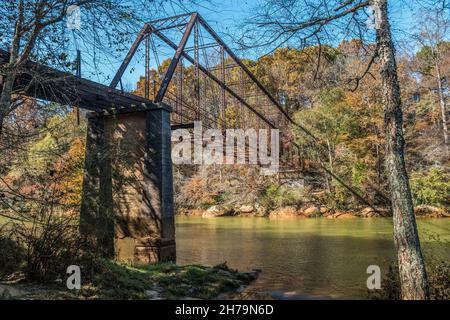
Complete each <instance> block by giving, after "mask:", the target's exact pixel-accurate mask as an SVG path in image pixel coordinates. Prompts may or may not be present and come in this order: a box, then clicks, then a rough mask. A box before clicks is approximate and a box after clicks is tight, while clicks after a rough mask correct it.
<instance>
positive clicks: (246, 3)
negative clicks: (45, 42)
mask: <svg viewBox="0 0 450 320" xmlns="http://www.w3.org/2000/svg"><path fill="white" fill-rule="evenodd" d="M261 1H264V0H222V1H220V0H210V1H209V2H208V1H206V2H202V3H203V4H202V5H200V6H189V8H188V10H189V11H198V12H199V13H200V14H201V15H202V16H203V17H204V18H205V20H207V22H208V23H209V24H210V25H211V26H212V27H213V29H214V30H215V31H216V32H217V33H219V35H221V36H222V38H223V39H224V40H225V42H226V43H227V44H228V45H229V46H230V47H231V48H232V49H237V45H236V43H235V42H234V41H233V38H232V37H231V36H230V34H235V33H239V31H240V29H239V26H241V25H242V22H243V21H245V20H246V19H248V18H249V17H251V16H252V14H253V11H254V10H253V9H254V8H255V7H257V6H258V4H259V3H261ZM418 1H419V0H412V1H401V0H393V1H391V5H390V15H391V24H392V28H393V31H394V38H395V40H396V42H397V43H398V46H397V49H398V50H399V51H401V45H400V44H401V42H402V39H404V38H406V37H407V34H408V33H409V32H411V31H412V29H413V26H414V25H416V17H415V12H417V10H416V9H417V8H418V6H419V5H418V3H420V2H418ZM167 10H169V11H172V12H173V14H176V13H180V12H182V10H183V9H182V8H177V9H175V10H172V9H170V8H168V9H167ZM156 18H158V17H156ZM133 40H134V39H130V45H131V43H132V41H133ZM267 50H269V49H265V48H263V49H261V50H258V51H255V52H250V53H249V52H246V53H245V55H246V56H248V55H249V54H250V56H251V58H257V57H258V56H259V55H261V54H263V53H265V52H267ZM235 51H236V53H237V54H238V55H239V56H242V54H243V52H239V51H238V50H235ZM125 54H126V53H125V52H124V53H123V56H125ZM172 54H173V53H172V52H168V53H167V57H170V56H171V55H172ZM84 58H85V59H88V58H86V57H84ZM86 62H87V65H89V61H86ZM103 62H104V63H103V64H102V63H100V64H99V65H97V67H98V68H99V69H100V70H101V72H102V75H101V76H99V75H96V76H94V74H93V73H89V72H85V73H84V74H83V76H84V77H89V78H91V79H92V80H95V81H99V82H104V83H105V82H106V83H107V82H108V81H109V80H106V79H105V78H106V77H107V76H109V77H112V76H113V75H114V73H115V70H117V69H118V67H119V64H120V62H119V61H110V60H106V59H105V60H104V61H103ZM152 66H153V67H154V66H155V64H154V63H153V64H152ZM131 69H133V70H131ZM84 70H86V71H89V70H90V68H89V66H87V67H85V68H84ZM130 70H131V71H132V72H130ZM143 73H144V66H143V63H142V62H140V61H133V62H132V63H131V64H130V67H129V70H127V72H126V73H125V74H124V77H123V83H124V86H125V87H126V89H131V88H132V87H134V85H135V83H136V81H137V80H138V78H139V76H140V75H142V74H143Z"/></svg>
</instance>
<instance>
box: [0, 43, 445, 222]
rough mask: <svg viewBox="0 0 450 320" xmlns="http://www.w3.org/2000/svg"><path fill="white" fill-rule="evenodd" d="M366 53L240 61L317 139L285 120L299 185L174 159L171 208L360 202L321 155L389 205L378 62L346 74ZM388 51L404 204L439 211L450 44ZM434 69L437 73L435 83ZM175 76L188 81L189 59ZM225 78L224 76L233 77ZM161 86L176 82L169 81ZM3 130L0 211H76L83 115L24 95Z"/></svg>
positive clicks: (245, 169)
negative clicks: (398, 119) (397, 106)
mask: <svg viewBox="0 0 450 320" xmlns="http://www.w3.org/2000/svg"><path fill="white" fill-rule="evenodd" d="M372 49H373V48H372ZM436 50H438V52H439V59H437V57H436ZM371 56H372V52H370V46H369V48H367V47H366V46H363V45H362V44H361V42H360V41H359V40H351V41H344V42H342V43H340V44H339V45H338V46H337V47H335V48H334V47H330V46H325V45H323V46H311V47H306V48H304V49H302V50H300V49H294V48H279V49H277V50H275V51H274V52H273V53H271V54H268V55H266V56H264V57H262V58H260V59H257V60H256V61H253V60H250V59H243V61H244V63H245V64H246V65H247V66H248V67H249V69H250V70H251V71H252V72H253V73H254V74H255V75H256V76H257V78H258V79H260V81H261V82H262V83H263V84H264V85H265V86H266V87H267V88H268V89H269V91H270V92H271V93H272V94H273V95H274V96H276V97H277V98H278V99H279V100H280V101H281V102H282V105H283V107H284V108H286V110H287V111H288V112H289V114H290V115H291V116H292V117H293V118H294V119H295V120H296V121H298V122H299V123H301V124H302V125H303V126H304V127H306V128H307V129H308V130H310V131H311V132H312V133H313V134H314V135H316V136H317V137H319V139H320V144H318V145H315V146H314V148H312V147H311V145H310V144H308V143H307V141H306V139H305V137H304V133H303V132H301V131H299V130H298V129H297V128H292V133H293V139H294V140H295V141H296V142H297V143H298V144H299V145H300V146H301V152H300V155H301V176H302V178H303V180H304V183H305V186H304V188H295V187H289V186H287V185H284V184H283V183H282V182H280V180H279V179H278V177H277V176H273V177H264V176H259V174H258V171H257V170H256V169H255V168H252V167H249V166H230V165H229V166H218V167H216V166H209V167H206V166H203V167H198V166H180V167H179V166H175V167H174V178H175V195H176V198H175V201H176V205H177V208H178V211H179V212H182V213H183V212H184V213H189V212H191V211H194V212H198V211H202V210H207V209H208V208H211V207H214V210H216V211H218V214H237V213H239V211H246V210H245V208H244V210H240V208H242V207H246V206H247V211H250V212H253V213H254V214H258V215H267V214H269V213H270V212H271V211H274V210H277V209H282V208H284V207H290V208H292V207H294V208H296V209H301V208H303V209H306V210H307V209H308V208H309V207H310V206H311V205H313V206H316V207H318V208H319V209H320V208H325V209H324V210H326V211H348V210H350V211H351V210H353V211H358V210H361V209H362V208H364V203H361V201H360V200H359V199H358V198H356V197H354V195H352V194H351V193H350V192H349V191H348V190H347V189H346V188H344V187H343V186H342V185H341V184H340V183H339V182H338V181H336V180H335V179H333V178H332V177H330V176H329V175H327V174H326V173H324V172H322V171H320V170H319V169H318V168H317V166H316V165H315V163H316V162H317V161H320V162H323V163H325V164H326V165H327V167H328V168H330V170H332V172H333V173H334V174H336V175H337V176H338V177H340V178H341V179H342V180H343V181H345V182H346V183H347V184H348V185H350V186H351V187H352V188H355V189H356V190H358V191H359V192H361V194H362V195H363V197H365V198H366V199H367V200H368V201H369V202H370V203H372V204H374V205H376V206H378V207H380V208H388V207H389V200H388V199H389V196H388V189H387V187H388V186H387V178H386V174H387V173H386V171H385V167H384V161H383V159H384V152H385V148H384V130H383V105H382V102H381V97H380V90H381V88H380V86H381V84H380V79H379V72H378V70H377V68H378V65H377V63H374V65H373V66H372V69H371V71H370V72H369V74H368V75H366V76H365V77H364V78H363V79H361V80H360V81H358V82H356V81H351V79H356V77H357V76H358V75H360V74H361V73H362V72H364V68H366V66H367V63H368V60H369V59H370V57H371ZM318 59H320V64H318ZM397 59H398V72H399V80H400V85H401V94H402V101H403V112H404V133H405V140H406V153H405V154H406V161H407V168H408V173H409V177H410V183H411V188H412V193H413V198H414V204H415V205H416V206H418V205H426V206H432V207H436V208H440V209H441V211H439V212H444V214H447V212H448V208H449V205H450V203H449V198H448V194H449V193H450V180H449V172H448V168H449V157H448V142H447V143H445V139H446V138H445V136H444V134H445V132H444V128H443V121H442V105H441V99H442V98H444V106H445V100H446V99H447V96H448V79H449V78H450V43H449V42H445V41H441V42H439V43H438V44H437V45H436V47H435V48H432V47H430V46H429V45H423V46H421V47H420V48H419V50H418V51H417V53H415V54H414V55H411V56H407V55H399V56H398V57H397ZM168 63H169V61H163V62H162V64H161V67H160V69H159V70H151V75H150V77H153V78H155V79H159V78H160V76H161V74H163V72H164V70H165V69H164V68H165V67H167V64H168ZM438 69H439V70H438ZM438 71H439V74H440V75H441V78H442V79H443V81H442V85H443V88H444V89H441V91H440V89H439V86H438V82H437V76H436V74H437V72H438ZM183 73H184V74H185V77H186V78H187V80H186V81H189V76H191V77H192V73H193V72H192V66H191V67H186V70H184V71H183ZM228 76H229V78H230V79H233V77H237V76H238V75H237V74H236V75H233V74H229V75H228ZM349 79H350V80H349ZM169 90H176V84H175V82H174V83H172V84H171V86H170V88H169ZM185 90H189V88H187V89H185ZM143 91H144V77H141V80H140V81H139V82H138V83H137V84H136V89H135V90H134V93H135V94H138V95H143ZM150 93H151V94H152V90H150ZM441 94H443V96H441ZM186 95H187V96H189V92H188V93H187V94H186ZM151 98H152V97H150V99H151ZM205 100H207V98H205ZM206 103H208V101H207V102H206ZM209 103H214V101H209ZM237 108H238V106H236V105H233V104H229V105H228V106H227V111H226V117H227V123H229V124H231V125H233V124H234V126H235V127H237V126H238V124H237V123H236V121H233V120H234V119H235V118H236V115H237V113H238V109H237ZM5 133H6V139H7V141H8V143H9V148H7V149H6V150H5V152H4V154H5V157H4V158H3V159H2V161H5V163H8V166H7V167H8V168H9V170H7V171H4V172H2V177H1V181H2V183H3V184H4V186H5V187H6V189H5V191H3V193H2V203H3V204H2V206H3V207H4V209H9V210H19V211H20V210H23V209H24V208H22V207H23V206H25V207H26V206H36V203H34V202H33V201H30V202H23V201H22V199H23V197H25V198H29V199H39V198H41V199H42V198H45V199H46V198H49V197H50V198H55V199H58V203H59V204H61V205H63V206H64V207H65V208H66V209H67V210H68V211H69V212H70V211H71V212H77V211H78V207H79V205H80V201H81V189H82V177H83V166H84V151H85V150H84V149H85V135H86V124H85V121H84V119H82V121H81V123H80V124H77V120H76V114H75V112H74V111H73V110H71V109H61V107H60V106H56V105H54V104H45V105H42V104H41V103H38V102H36V101H33V100H28V101H27V102H26V103H25V104H24V105H23V106H22V107H21V108H18V109H16V110H15V111H14V112H13V113H12V114H11V115H10V116H9V118H8V121H7V123H6V125H5ZM8 188H9V189H10V191H11V190H14V192H10V191H8ZM218 206H219V208H218ZM248 206H251V207H252V208H253V209H248ZM29 209H31V208H29ZM380 210H381V209H380ZM428 213H429V212H428Z"/></svg>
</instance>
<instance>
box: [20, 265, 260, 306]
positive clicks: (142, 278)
mask: <svg viewBox="0 0 450 320" xmlns="http://www.w3.org/2000/svg"><path fill="white" fill-rule="evenodd" d="M96 269H98V270H96V271H95V272H93V273H92V275H91V276H90V277H89V278H90V279H88V280H85V281H83V278H82V287H81V289H80V290H72V291H69V290H64V289H62V287H63V286H64V285H65V281H63V283H59V284H57V285H56V284H55V285H46V286H43V285H41V286H36V285H33V284H31V285H26V284H22V285H19V286H17V288H19V289H20V290H22V291H24V292H27V293H26V294H24V296H22V297H16V298H19V299H20V298H28V299H118V300H128V299H133V300H135V299H182V298H194V299H214V298H217V297H218V296H219V295H221V294H223V293H230V292H233V291H236V289H238V288H240V287H241V286H243V285H246V284H248V283H250V282H251V281H253V280H254V279H255V278H256V274H255V273H254V272H249V273H240V272H237V271H235V270H231V269H229V268H228V267H227V266H226V264H221V265H218V266H215V267H205V266H200V265H188V266H178V265H175V264H171V263H162V264H152V265H145V266H127V265H121V264H117V263H115V262H111V261H101V262H100V263H99V264H98V266H97V268H96ZM82 274H83V271H82ZM58 287H59V288H58Z"/></svg>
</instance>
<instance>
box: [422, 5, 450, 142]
mask: <svg viewBox="0 0 450 320" xmlns="http://www.w3.org/2000/svg"><path fill="white" fill-rule="evenodd" d="M422 20H423V22H424V23H421V29H420V31H419V32H418V33H417V34H416V35H415V36H414V38H415V39H416V41H417V42H418V43H419V44H420V45H421V47H422V48H421V49H420V51H419V52H417V55H416V58H417V61H416V63H417V68H416V69H415V71H417V72H418V73H419V74H421V75H422V77H424V79H430V80H431V81H432V83H434V85H430V86H429V87H430V88H435V90H433V91H435V92H436V93H437V96H438V101H439V106H440V110H441V126H442V135H443V140H444V143H445V144H448V127H447V126H448V119H447V117H448V115H447V106H446V104H447V101H446V100H447V97H446V91H447V90H448V83H449V80H448V79H449V77H450V42H446V41H445V39H446V36H447V34H448V32H449V31H450V19H449V18H448V16H447V15H446V11H445V10H443V9H441V8H439V7H438V8H430V11H428V13H427V14H425V15H424V17H423V19H422ZM428 82H430V81H428Z"/></svg>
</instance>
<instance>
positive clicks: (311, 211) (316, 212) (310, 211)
mask: <svg viewBox="0 0 450 320" xmlns="http://www.w3.org/2000/svg"><path fill="white" fill-rule="evenodd" d="M302 213H303V215H304V216H306V217H308V218H314V217H319V216H320V215H321V214H320V209H319V208H317V207H316V206H312V207H308V208H306V209H304V210H302Z"/></svg>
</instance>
